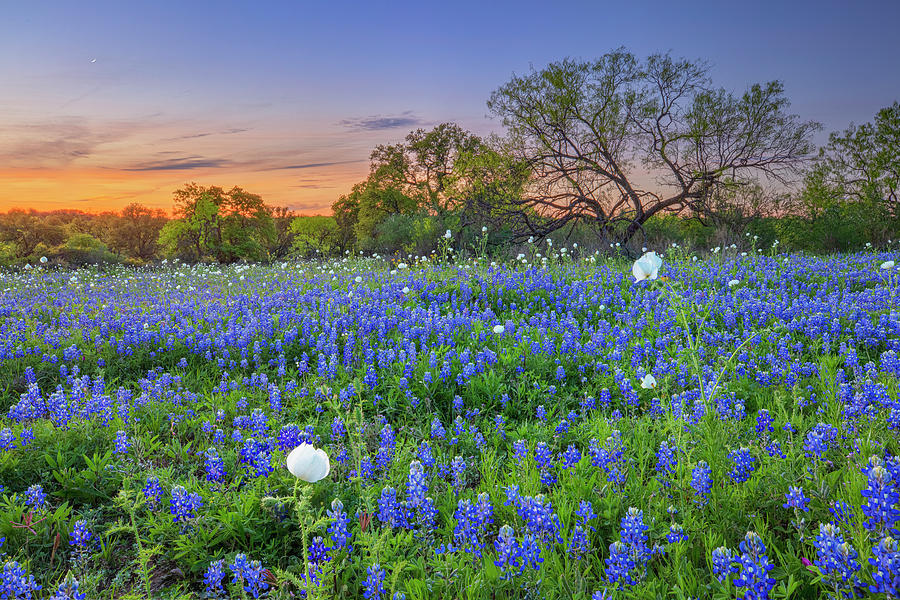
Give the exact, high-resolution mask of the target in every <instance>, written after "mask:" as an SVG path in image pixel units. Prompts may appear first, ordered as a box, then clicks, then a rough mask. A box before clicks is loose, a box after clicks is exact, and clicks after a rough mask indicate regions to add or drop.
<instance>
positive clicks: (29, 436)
mask: <svg viewBox="0 0 900 600" xmlns="http://www.w3.org/2000/svg"><path fill="white" fill-rule="evenodd" d="M19 438H20V439H21V440H22V447H23V448H24V447H25V446H27V445H28V444H30V443H31V442H33V441H34V430H33V429H32V428H31V427H26V428H24V429H23V430H22V435H20V436H19Z"/></svg>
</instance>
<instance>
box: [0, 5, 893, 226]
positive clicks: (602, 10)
mask: <svg viewBox="0 0 900 600" xmlns="http://www.w3.org/2000/svg"><path fill="white" fill-rule="evenodd" d="M898 22H900V2H896V1H894V2H887V1H882V2H875V1H871V2H856V3H850V2H789V1H782V2H757V3H753V4H751V5H739V4H737V3H722V2H717V3H713V2H693V3H682V4H676V3H662V2H634V3H631V4H628V5H627V6H626V5H624V3H620V2H616V3H612V2H582V3H568V4H562V3H550V2H544V3H536V2H442V3H428V2H390V3H377V2H367V3H359V4H357V3H349V2H258V3H252V2H174V1H170V0H157V1H155V2H131V3H128V2H121V1H119V2H91V1H87V2H41V1H31V2H18V3H12V4H11V5H10V6H8V7H5V8H4V20H3V22H2V23H0V82H3V87H2V91H0V165H3V166H0V208H5V207H8V206H10V205H18V206H31V207H34V208H47V209H49V208H63V207H70V208H80V209H82V210H102V209H107V208H117V207H120V206H124V204H127V203H128V202H131V201H140V202H143V203H146V204H151V205H154V206H160V207H163V208H168V207H170V205H171V200H170V199H171V192H172V190H174V189H175V188H177V187H179V186H180V185H181V184H182V183H184V182H186V181H191V180H195V181H198V182H200V183H207V184H217V185H222V186H226V187H227V186H231V185H241V186H243V187H245V188H247V189H249V190H251V191H256V192H259V193H261V194H262V195H263V197H264V198H265V199H266V201H267V202H269V203H271V204H283V205H289V206H292V207H294V208H298V209H301V210H306V211H309V212H319V213H324V212H328V207H329V206H330V204H331V202H332V201H333V200H335V199H336V198H337V196H338V195H339V194H341V193H345V192H347V191H348V190H349V188H350V186H351V185H352V184H353V182H355V181H358V180H359V179H361V178H362V177H364V176H365V174H366V172H367V160H366V159H367V157H368V153H369V151H370V150H371V148H372V147H373V146H374V145H375V144H377V143H382V142H392V141H396V140H398V139H400V138H402V137H403V136H404V135H405V134H406V133H407V132H408V131H409V130H410V129H413V128H415V127H418V126H422V127H428V126H430V125H433V124H436V123H439V122H442V121H456V122H458V123H460V124H461V125H463V126H464V127H466V128H468V129H471V130H473V131H476V132H479V133H485V132H488V131H492V130H498V129H499V124H498V123H496V122H494V121H492V120H490V119H489V118H488V117H487V114H486V113H487V109H486V106H485V102H486V100H487V98H488V96H489V95H490V93H491V91H492V90H493V89H495V88H496V87H498V86H499V85H501V84H502V83H504V82H505V81H507V80H508V78H509V77H510V75H511V74H513V73H523V72H525V71H527V70H528V69H529V67H530V66H531V65H533V66H535V67H537V68H540V67H541V66H543V65H545V64H546V63H548V62H551V61H554V60H559V59H561V58H564V57H566V56H572V57H579V58H586V59H587V58H593V57H596V56H599V55H601V54H603V53H604V52H607V51H609V50H611V49H613V48H616V47H618V46H625V47H627V48H628V49H629V50H631V51H633V52H635V53H636V54H638V55H646V54H649V53H653V52H657V51H671V52H672V53H673V54H675V55H678V56H684V57H688V58H702V59H706V60H708V61H709V62H710V63H711V65H712V71H711V75H712V77H713V82H714V84H716V85H719V86H722V87H726V88H729V89H734V90H737V91H740V90H743V89H744V88H745V87H746V86H747V85H748V84H750V83H753V82H759V81H768V80H771V79H781V80H783V81H784V83H785V86H786V92H787V94H788V96H789V97H790V98H791V99H792V102H793V106H792V110H793V111H794V112H796V113H798V114H799V115H800V116H801V117H802V118H803V119H813V120H817V121H820V122H822V123H823V124H824V126H825V132H824V133H823V134H822V137H821V138H820V140H824V137H825V135H826V134H827V132H828V131H831V130H834V129H843V128H844V127H846V126H847V124H848V123H849V122H851V121H855V122H861V121H867V120H870V119H871V118H872V117H873V115H874V113H875V112H876V111H877V110H878V109H879V108H882V107H884V106H887V105H889V104H890V103H892V102H893V101H896V100H900V36H897V35H896V24H897V23H898Z"/></svg>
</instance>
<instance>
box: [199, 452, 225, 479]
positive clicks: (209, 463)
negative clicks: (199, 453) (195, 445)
mask: <svg viewBox="0 0 900 600" xmlns="http://www.w3.org/2000/svg"><path fill="white" fill-rule="evenodd" d="M204 457H205V459H204V466H205V468H206V480H207V481H210V482H215V483H222V481H224V479H225V475H226V472H225V463H224V461H223V460H222V458H221V457H220V456H219V452H218V451H217V450H216V449H215V448H209V449H207V451H206V453H205V454H204Z"/></svg>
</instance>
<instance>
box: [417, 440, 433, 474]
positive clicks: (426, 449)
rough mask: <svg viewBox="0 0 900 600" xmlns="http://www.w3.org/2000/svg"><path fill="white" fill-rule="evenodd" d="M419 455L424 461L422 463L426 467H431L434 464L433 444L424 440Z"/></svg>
mask: <svg viewBox="0 0 900 600" xmlns="http://www.w3.org/2000/svg"><path fill="white" fill-rule="evenodd" d="M418 456H419V460H420V461H422V464H423V465H424V466H425V467H426V468H431V467H433V466H434V462H435V461H434V454H433V453H432V451H431V446H430V445H429V444H428V442H422V443H421V444H420V445H419V452H418Z"/></svg>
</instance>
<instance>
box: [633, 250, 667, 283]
mask: <svg viewBox="0 0 900 600" xmlns="http://www.w3.org/2000/svg"><path fill="white" fill-rule="evenodd" d="M661 266H662V259H661V258H660V257H659V256H657V254H656V252H647V253H646V254H644V255H643V256H642V257H640V258H639V259H637V260H636V261H634V265H632V266H631V274H632V275H634V278H635V280H637V281H644V280H645V279H656V278H657V277H659V268H660V267H661Z"/></svg>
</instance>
